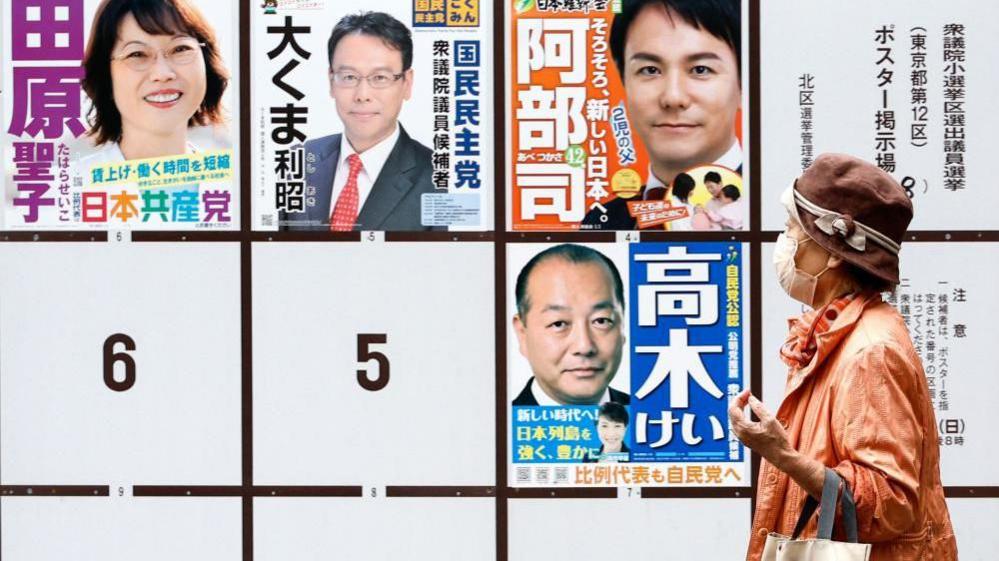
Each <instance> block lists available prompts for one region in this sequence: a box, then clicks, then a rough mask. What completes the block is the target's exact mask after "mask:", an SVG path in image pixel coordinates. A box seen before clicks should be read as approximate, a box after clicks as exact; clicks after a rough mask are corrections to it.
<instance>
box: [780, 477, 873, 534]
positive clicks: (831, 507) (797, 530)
mask: <svg viewBox="0 0 999 561" xmlns="http://www.w3.org/2000/svg"><path fill="white" fill-rule="evenodd" d="M840 483H843V480H842V479H841V478H840V476H839V474H837V473H836V472H835V471H833V470H831V469H829V468H826V470H825V478H824V480H823V482H822V502H821V509H820V510H819V531H818V534H817V537H818V538H819V539H823V540H830V539H832V533H833V524H834V522H835V519H836V503H837V502H838V503H840V504H841V505H842V507H843V524H844V526H845V527H846V528H845V529H846V537H847V541H849V542H850V543H857V542H858V533H857V505H856V503H854V501H853V494H852V493H851V492H850V487H849V486H848V485H846V484H845V483H843V495H842V496H839V488H840ZM819 506H820V503H819V501H816V500H815V499H814V498H812V496H811V495H808V497H807V498H806V499H805V505H804V507H803V508H802V509H801V516H799V517H798V523H797V524H795V526H794V533H793V534H792V535H791V539H795V540H796V539H798V536H800V535H801V532H802V531H803V530H804V529H805V525H806V524H808V521H809V520H810V519H811V518H812V515H813V514H815V509H816V507H819Z"/></svg>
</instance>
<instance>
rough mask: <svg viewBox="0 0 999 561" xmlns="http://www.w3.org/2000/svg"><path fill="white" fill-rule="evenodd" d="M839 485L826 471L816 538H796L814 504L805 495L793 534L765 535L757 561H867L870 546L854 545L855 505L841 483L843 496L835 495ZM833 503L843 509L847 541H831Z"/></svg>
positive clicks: (832, 473) (836, 477)
mask: <svg viewBox="0 0 999 561" xmlns="http://www.w3.org/2000/svg"><path fill="white" fill-rule="evenodd" d="M842 482H843V481H842V479H840V477H839V475H838V474H837V473H836V472H835V471H833V470H831V469H829V468H826V475H825V481H824V482H823V485H822V503H821V506H820V507H819V531H818V534H817V537H816V539H811V540H799V539H798V536H799V535H801V531H802V530H804V529H805V525H806V524H808V520H809V519H811V517H812V514H814V513H815V507H816V506H817V505H818V503H817V502H816V501H815V499H813V498H812V497H811V496H809V497H808V498H807V499H805V507H804V508H803V509H802V510H801V516H799V517H798V523H797V524H796V525H795V528H794V534H793V535H792V536H791V537H787V536H782V535H780V534H777V533H771V534H770V535H769V536H767V542H766V544H764V546H763V557H762V558H761V561H868V559H870V557H871V546H870V544H866V543H857V506H856V504H854V502H853V494H851V493H850V488H849V487H847V486H846V485H845V484H844V485H843V486H842V487H843V494H842V496H839V489H840V484H841V483H842ZM837 499H838V501H837ZM837 502H839V503H840V505H841V506H842V507H843V524H844V526H845V527H846V536H847V540H849V541H848V542H836V541H833V540H832V533H833V522H834V520H835V519H836V503H837Z"/></svg>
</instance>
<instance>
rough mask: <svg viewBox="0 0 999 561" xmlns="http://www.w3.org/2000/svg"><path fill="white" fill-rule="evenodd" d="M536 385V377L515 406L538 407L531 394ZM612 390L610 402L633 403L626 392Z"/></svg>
mask: <svg viewBox="0 0 999 561" xmlns="http://www.w3.org/2000/svg"><path fill="white" fill-rule="evenodd" d="M533 383H534V376H531V379H530V380H528V381H527V385H526V386H524V389H523V390H521V391H520V394H519V395H518V396H517V397H516V398H515V399H514V400H513V405H537V404H538V401H537V400H536V399H534V394H533V393H531V384H533ZM608 389H609V390H610V400H611V401H613V402H614V403H620V404H621V405H628V404H630V403H631V398H630V397H629V396H628V394H626V393H624V392H619V391H617V390H615V389H614V388H608Z"/></svg>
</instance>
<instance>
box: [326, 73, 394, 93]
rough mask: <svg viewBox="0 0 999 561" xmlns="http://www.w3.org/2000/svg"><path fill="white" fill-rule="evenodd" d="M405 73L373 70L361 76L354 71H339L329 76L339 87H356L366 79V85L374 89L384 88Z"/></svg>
mask: <svg viewBox="0 0 999 561" xmlns="http://www.w3.org/2000/svg"><path fill="white" fill-rule="evenodd" d="M405 75H406V73H405V72H400V73H398V74H393V73H391V72H375V73H374V74H368V75H367V76H361V75H360V74H358V73H356V72H346V71H340V72H334V73H333V74H332V75H331V76H332V77H333V85H335V86H337V87H340V88H356V87H357V86H359V85H360V84H361V80H366V81H367V82H368V85H369V86H371V87H372V88H375V89H376V90H384V89H385V88H387V87H389V86H391V85H392V84H394V83H396V82H398V81H399V79H400V78H402V77H403V76H405Z"/></svg>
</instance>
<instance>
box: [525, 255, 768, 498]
mask: <svg viewBox="0 0 999 561" xmlns="http://www.w3.org/2000/svg"><path fill="white" fill-rule="evenodd" d="M509 249H510V253H509V259H508V270H509V279H508V283H507V285H508V290H507V293H508V306H507V309H508V313H509V315H510V317H511V318H513V322H512V326H511V327H512V329H513V331H514V332H515V334H516V336H515V337H509V338H508V346H507V353H508V365H509V369H510V370H509V373H510V374H509V383H508V396H509V397H510V398H511V413H510V423H511V424H510V450H509V454H510V458H511V460H510V462H511V465H510V485H512V486H527V487H529V486H584V487H585V486H613V487H631V486H707V487H711V486H726V487H737V486H748V485H751V482H750V481H749V469H748V454H746V453H745V451H744V449H743V447H742V445H741V444H740V443H739V442H738V441H737V439H736V438H735V436H734V433H733V432H732V430H731V427H730V426H729V420H728V413H727V411H728V407H729V401H730V400H731V399H732V398H734V397H735V396H736V395H738V394H739V393H740V392H741V391H742V389H743V388H745V387H746V384H747V376H746V369H747V364H748V362H746V361H747V360H748V356H749V352H748V349H747V345H746V341H747V340H748V339H747V334H748V326H746V324H745V319H744V318H745V317H746V316H745V309H746V306H747V305H748V302H747V300H748V296H749V291H748V290H746V288H745V287H746V282H747V272H746V263H747V258H746V256H745V247H744V246H743V245H742V244H738V243H726V242H689V243H664V242H658V243H656V242H652V243H650V242H642V243H633V244H586V245H580V244H563V245H553V246H538V245H537V244H531V245H520V244H517V245H511V246H510V247H509ZM605 259H606V260H605ZM611 264H613V268H611ZM615 278H620V285H618V284H617V281H615V280H614V279H615ZM569 286H571V287H573V289H571V290H569V289H567V288H566V287H569ZM617 286H620V287H621V288H622V290H623V292H622V293H621V294H622V295H625V294H626V296H624V298H625V301H624V302H619V301H618V295H617V294H616V290H617V288H616V287H617ZM624 287H627V289H626V290H624Z"/></svg>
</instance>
